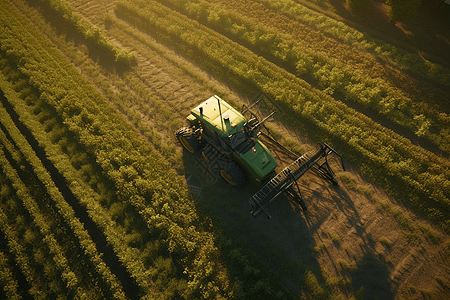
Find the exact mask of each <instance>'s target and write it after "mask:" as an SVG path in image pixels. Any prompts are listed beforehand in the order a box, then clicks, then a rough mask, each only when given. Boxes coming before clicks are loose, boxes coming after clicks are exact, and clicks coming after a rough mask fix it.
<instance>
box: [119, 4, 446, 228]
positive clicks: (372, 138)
mask: <svg viewBox="0 0 450 300" xmlns="http://www.w3.org/2000/svg"><path fill="white" fill-rule="evenodd" d="M115 12H116V15H117V16H118V17H120V18H122V19H124V20H129V22H130V24H135V25H136V26H138V27H139V28H140V29H141V30H143V31H145V32H147V33H148V34H150V35H152V36H153V37H155V38H157V39H159V40H161V41H163V42H165V43H167V44H169V45H172V46H173V47H176V48H178V49H182V50H183V54H184V55H187V56H189V55H191V56H190V57H189V58H190V59H193V60H195V61H197V62H199V64H200V65H202V66H203V67H205V68H207V69H208V70H209V71H210V72H212V73H214V74H216V75H217V76H219V77H221V78H222V79H223V80H228V82H230V81H232V82H233V84H236V85H237V86H238V87H239V88H242V89H245V88H249V87H253V88H255V89H259V90H262V91H264V92H266V93H268V94H269V95H272V96H273V98H274V99H276V101H277V103H278V105H279V106H282V107H285V112H286V116H287V117H290V118H291V119H293V122H294V123H295V124H297V126H308V129H309V130H310V131H311V132H314V134H315V138H317V137H323V138H325V139H327V140H329V141H331V142H333V144H335V145H336V146H337V147H339V148H341V151H344V152H345V154H344V155H345V156H346V158H347V159H350V160H352V161H353V162H355V163H356V164H357V165H358V166H359V167H360V169H361V170H363V171H364V173H365V174H367V175H369V176H371V177H372V178H374V179H375V180H376V181H377V182H379V183H380V184H382V185H383V186H385V187H386V188H387V189H388V190H389V191H390V192H391V193H392V194H394V195H395V196H396V197H398V198H399V199H400V200H403V201H405V202H407V203H408V204H410V205H411V206H412V207H414V208H415V209H416V211H418V212H420V213H421V214H423V215H427V216H428V218H430V219H431V220H433V221H435V222H436V223H439V224H440V225H441V226H442V227H443V228H445V229H446V230H449V229H450V228H449V225H450V224H449V223H450V222H449V220H448V217H447V216H448V212H450V201H449V198H448V197H449V196H450V185H449V181H448V176H449V174H448V165H449V163H448V161H447V160H445V159H442V158H439V157H437V156H435V155H434V154H432V153H430V152H428V151H425V150H424V149H422V148H420V147H417V146H414V145H412V144H411V142H410V141H409V140H407V139H405V138H403V137H401V136H399V135H397V134H395V133H394V132H392V131H391V130H388V129H386V128H384V127H382V126H380V125H379V124H376V123H375V122H373V121H372V120H370V119H369V118H367V117H365V116H364V115H362V114H360V113H357V112H356V111H354V110H353V109H351V108H349V107H347V106H346V105H344V104H343V103H341V102H339V101H336V100H334V99H333V98H332V97H330V96H329V95H327V94H326V93H324V92H321V91H319V90H317V89H314V88H312V87H311V86H310V85H309V84H307V83H306V82H304V81H303V80H301V79H299V78H297V77H296V76H294V75H292V74H290V73H288V72H286V71H285V70H283V69H281V68H279V67H278V66H276V65H274V64H271V63H270V62H268V61H266V60H264V59H262V58H261V57H258V56H257V55H255V54H254V53H252V52H251V51H249V50H248V49H246V48H244V47H243V46H241V45H239V44H237V43H235V42H232V41H230V40H229V39H227V38H226V37H224V36H222V35H220V34H218V33H217V32H215V31H213V30H211V29H209V28H206V27H203V26H202V25H200V24H199V23H198V22H197V21H194V20H191V19H189V18H187V17H186V16H184V15H182V14H180V13H177V12H175V11H173V10H171V9H169V8H167V7H165V6H163V5H160V4H159V3H158V2H156V1H150V2H149V1H147V2H142V1H120V2H118V4H117V9H116V11H115ZM225 74H226V75H225ZM310 135H311V133H310ZM398 186H402V187H404V188H403V189H402V191H399V190H398V188H397V187H398ZM424 199H426V200H424Z"/></svg>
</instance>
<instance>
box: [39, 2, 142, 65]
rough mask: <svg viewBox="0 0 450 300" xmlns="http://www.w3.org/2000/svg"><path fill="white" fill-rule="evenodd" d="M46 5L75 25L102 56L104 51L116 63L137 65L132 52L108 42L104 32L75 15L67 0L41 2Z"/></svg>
mask: <svg viewBox="0 0 450 300" xmlns="http://www.w3.org/2000/svg"><path fill="white" fill-rule="evenodd" d="M41 1H42V2H43V3H46V4H47V5H48V6H49V7H50V8H51V9H52V10H53V11H54V12H55V13H56V14H57V15H59V16H60V17H62V19H63V20H65V21H66V22H68V23H69V24H71V25H73V26H74V27H75V28H76V29H77V31H78V32H79V33H80V34H81V35H82V36H83V37H84V38H85V39H86V40H88V41H91V42H92V43H94V44H95V45H98V46H99V47H100V49H101V50H100V51H102V55H105V52H104V51H107V52H108V53H111V54H112V55H113V57H114V59H115V62H117V63H119V64H123V65H125V66H131V65H134V64H136V58H135V57H134V54H133V53H132V52H129V51H127V50H123V49H120V48H119V47H117V45H116V44H114V43H112V42H110V41H108V39H107V38H106V35H105V34H104V32H103V31H102V30H101V29H100V28H98V27H96V26H94V25H92V24H91V23H89V22H88V21H86V20H85V19H84V18H83V17H82V16H81V15H80V14H77V13H74V12H73V11H72V8H71V7H70V4H69V2H67V1H66V0H41Z"/></svg>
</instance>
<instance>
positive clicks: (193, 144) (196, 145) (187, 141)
mask: <svg viewBox="0 0 450 300" xmlns="http://www.w3.org/2000/svg"><path fill="white" fill-rule="evenodd" d="M175 134H176V136H177V139H178V141H180V144H181V145H182V146H183V147H184V149H186V150H187V151H189V152H191V153H193V154H199V153H200V152H201V150H202V148H203V147H202V144H200V140H199V138H198V136H197V134H195V132H194V130H193V129H192V128H191V127H182V128H180V129H178V131H177V132H176V133H175Z"/></svg>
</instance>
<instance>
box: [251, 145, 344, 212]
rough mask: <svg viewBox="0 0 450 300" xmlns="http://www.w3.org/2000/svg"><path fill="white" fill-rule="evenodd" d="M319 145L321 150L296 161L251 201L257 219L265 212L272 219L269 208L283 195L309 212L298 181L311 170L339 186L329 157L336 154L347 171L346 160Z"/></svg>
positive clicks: (331, 149) (326, 146) (333, 151)
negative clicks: (295, 201) (286, 195)
mask: <svg viewBox="0 0 450 300" xmlns="http://www.w3.org/2000/svg"><path fill="white" fill-rule="evenodd" d="M319 145H320V149H319V150H318V151H317V152H316V153H314V154H313V155H312V156H311V157H308V156H309V155H307V154H305V155H303V156H301V157H299V158H298V159H296V160H295V161H294V162H293V163H291V164H290V165H289V166H287V167H286V168H284V169H283V170H282V171H281V172H280V173H278V174H277V175H276V176H275V177H273V178H272V179H271V180H270V181H269V182H267V183H266V184H265V185H264V186H263V187H262V188H261V189H260V190H259V191H258V192H257V193H256V194H254V195H253V196H252V197H251V198H250V199H249V204H250V207H251V210H250V213H251V214H252V215H253V216H254V217H255V218H256V217H257V216H258V215H260V214H261V213H262V212H264V213H265V214H266V216H267V217H268V218H269V219H270V218H271V216H270V214H269V212H268V210H267V206H268V205H269V204H270V203H272V202H273V201H275V199H276V198H278V196H279V195H281V194H283V193H286V194H288V195H290V196H291V197H293V198H294V199H296V200H297V201H298V202H299V204H300V206H301V207H302V209H303V210H307V208H308V207H307V206H306V203H305V201H304V199H303V197H302V194H301V191H300V187H299V185H298V183H297V180H298V179H299V178H300V177H301V176H303V175H304V174H305V173H306V172H307V171H308V170H310V169H314V170H315V171H317V172H318V173H319V175H321V176H323V177H324V178H325V179H327V180H329V181H331V182H332V183H333V184H337V181H336V178H335V174H334V172H333V170H332V169H331V166H330V164H329V162H328V155H330V154H336V155H337V156H338V157H339V158H340V160H341V164H342V168H343V169H344V171H345V166H344V160H343V159H342V156H341V155H340V154H339V153H337V152H336V151H335V150H334V149H333V148H331V147H330V146H328V145H327V144H325V143H320V144H319ZM294 184H295V185H294Z"/></svg>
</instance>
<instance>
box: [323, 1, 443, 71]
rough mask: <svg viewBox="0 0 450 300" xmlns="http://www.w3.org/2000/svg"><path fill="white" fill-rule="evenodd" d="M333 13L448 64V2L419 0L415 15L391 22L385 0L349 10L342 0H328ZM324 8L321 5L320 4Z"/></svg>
mask: <svg viewBox="0 0 450 300" xmlns="http://www.w3.org/2000/svg"><path fill="white" fill-rule="evenodd" d="M328 2H329V4H330V5H331V7H332V10H333V11H334V13H336V14H337V15H339V16H340V17H342V18H344V19H345V22H346V23H350V24H349V25H351V26H353V27H356V28H357V29H358V30H360V31H362V32H367V33H369V34H370V35H371V36H372V37H374V38H377V39H381V40H383V41H385V42H388V43H390V44H393V45H395V46H397V47H400V48H403V49H405V50H407V51H411V52H416V53H418V54H419V55H421V56H422V57H424V58H427V59H430V60H432V61H435V62H437V63H440V64H443V65H445V66H447V67H449V66H450V60H449V56H448V53H449V51H450V31H449V30H448V28H449V27H450V5H447V4H441V5H439V4H438V5H434V4H435V3H436V1H422V6H421V8H420V9H419V11H418V13H417V16H416V17H414V18H413V19H411V20H409V21H405V22H397V23H394V22H391V19H390V17H389V7H388V6H387V4H386V1H385V0H371V1H370V2H369V4H368V5H366V6H363V7H362V8H361V9H359V10H356V11H352V10H350V9H349V8H348V7H347V5H346V1H345V0H329V1H328ZM321 7H322V8H324V9H327V8H326V7H325V6H321Z"/></svg>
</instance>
